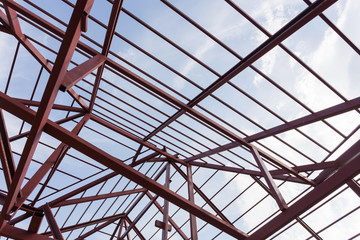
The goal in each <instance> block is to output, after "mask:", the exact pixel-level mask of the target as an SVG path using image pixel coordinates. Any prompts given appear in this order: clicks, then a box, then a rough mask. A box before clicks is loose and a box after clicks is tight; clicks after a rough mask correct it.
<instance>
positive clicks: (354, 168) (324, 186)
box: [247, 141, 360, 240]
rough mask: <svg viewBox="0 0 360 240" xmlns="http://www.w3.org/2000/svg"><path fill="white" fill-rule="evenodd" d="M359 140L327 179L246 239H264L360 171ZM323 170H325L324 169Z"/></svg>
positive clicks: (343, 156)
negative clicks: (337, 168) (341, 164)
mask: <svg viewBox="0 0 360 240" xmlns="http://www.w3.org/2000/svg"><path fill="white" fill-rule="evenodd" d="M359 147H360V141H358V142H356V143H355V144H354V145H353V146H352V147H351V148H350V149H348V150H347V151H346V152H345V153H344V154H343V155H341V156H340V157H339V158H338V159H337V161H340V162H345V164H344V165H343V166H342V167H341V168H340V169H339V170H338V171H337V172H336V173H334V174H333V175H331V176H330V177H329V178H328V179H326V180H325V181H323V182H322V183H321V184H319V185H318V186H316V187H315V188H314V189H313V190H312V191H310V192H309V193H308V194H306V195H305V196H303V197H302V198H301V199H300V200H298V201H296V202H295V203H293V204H292V205H291V206H289V208H288V209H287V210H286V211H285V212H283V213H280V214H279V215H277V216H276V217H274V218H273V219H272V220H271V221H269V222H268V223H266V224H265V225H263V226H262V227H261V228H259V229H258V230H257V231H256V232H254V233H253V234H251V235H250V236H249V237H248V238H247V239H249V240H251V239H265V238H266V237H268V236H270V235H271V234H273V233H274V232H276V231H277V230H279V229H280V228H281V227H283V226H284V225H286V224H287V223H289V222H290V221H291V220H292V219H294V218H296V217H297V216H299V215H300V214H302V213H304V212H305V211H306V210H308V209H309V208H311V207H312V206H314V205H315V204H316V203H318V202H319V201H321V200H322V199H324V198H325V197H326V196H328V195H329V194H331V193H332V192H333V191H335V190H336V189H337V188H339V187H340V186H342V185H343V184H345V183H346V182H347V181H349V180H350V179H351V178H353V177H354V176H355V175H357V174H359V172H360V156H359V154H360V152H359ZM324 171H325V170H324Z"/></svg>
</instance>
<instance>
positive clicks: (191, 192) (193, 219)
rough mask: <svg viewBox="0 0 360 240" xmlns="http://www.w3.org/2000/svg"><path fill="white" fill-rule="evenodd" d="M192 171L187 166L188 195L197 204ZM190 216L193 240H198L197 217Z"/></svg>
mask: <svg viewBox="0 0 360 240" xmlns="http://www.w3.org/2000/svg"><path fill="white" fill-rule="evenodd" d="M192 175H193V173H192V170H191V166H190V165H187V178H188V179H187V182H188V195H189V200H190V201H191V202H193V203H195V198H194V183H193V178H192ZM189 214H190V233H191V240H197V239H198V235H197V224H196V217H195V216H194V215H193V214H191V213H189Z"/></svg>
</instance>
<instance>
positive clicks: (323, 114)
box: [245, 97, 360, 142]
mask: <svg viewBox="0 0 360 240" xmlns="http://www.w3.org/2000/svg"><path fill="white" fill-rule="evenodd" d="M359 107H360V97H357V98H354V99H352V100H349V101H347V102H344V103H340V104H337V105H335V106H332V107H329V108H326V109H324V110H321V111H318V112H316V113H313V114H309V115H307V116H304V117H301V118H298V119H296V120H293V121H290V122H288V123H284V124H281V125H279V126H276V127H273V128H270V129H268V130H265V131H262V132H259V133H256V134H254V135H251V136H249V137H246V138H245V140H246V141H249V142H253V141H257V140H259V139H263V138H266V137H269V136H273V135H276V134H279V133H282V132H286V131H289V130H292V129H294V128H298V127H301V126H305V125H308V124H311V123H314V122H317V121H320V120H324V119H326V118H329V117H333V116H336V115H339V114H342V113H345V112H348V111H351V110H355V109H357V108H359Z"/></svg>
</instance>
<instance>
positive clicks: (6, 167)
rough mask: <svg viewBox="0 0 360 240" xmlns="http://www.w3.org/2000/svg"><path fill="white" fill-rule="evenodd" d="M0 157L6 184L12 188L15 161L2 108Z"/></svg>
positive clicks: (0, 114)
mask: <svg viewBox="0 0 360 240" xmlns="http://www.w3.org/2000/svg"><path fill="white" fill-rule="evenodd" d="M0 159H1V166H2V169H3V173H4V177H5V182H6V186H7V188H8V189H10V186H11V182H12V179H13V177H14V174H15V163H14V159H13V155H12V151H11V145H10V141H9V136H8V134H7V129H6V125H5V120H4V115H3V112H2V109H1V108H0Z"/></svg>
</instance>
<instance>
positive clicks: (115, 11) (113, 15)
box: [89, 0, 123, 111]
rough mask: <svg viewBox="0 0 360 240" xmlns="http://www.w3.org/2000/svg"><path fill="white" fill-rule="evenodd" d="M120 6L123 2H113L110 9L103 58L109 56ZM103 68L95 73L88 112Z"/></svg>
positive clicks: (103, 65) (102, 66)
mask: <svg viewBox="0 0 360 240" xmlns="http://www.w3.org/2000/svg"><path fill="white" fill-rule="evenodd" d="M122 5H123V0H115V1H114V3H113V6H112V9H111V14H110V18H109V23H108V27H107V30H106V35H105V40H104V44H103V47H102V52H101V54H102V55H103V56H105V57H107V56H108V54H109V50H110V46H111V42H112V39H113V37H114V33H115V29H116V25H117V22H118V19H119V15H120V11H121V8H122ZM104 68H105V64H104V62H103V64H101V65H100V66H99V68H98V71H97V73H96V78H95V83H94V89H93V92H92V94H91V99H90V105H89V110H90V111H92V109H93V107H94V103H95V98H96V95H97V91H98V89H99V85H100V80H101V77H102V74H103V72H104Z"/></svg>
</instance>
